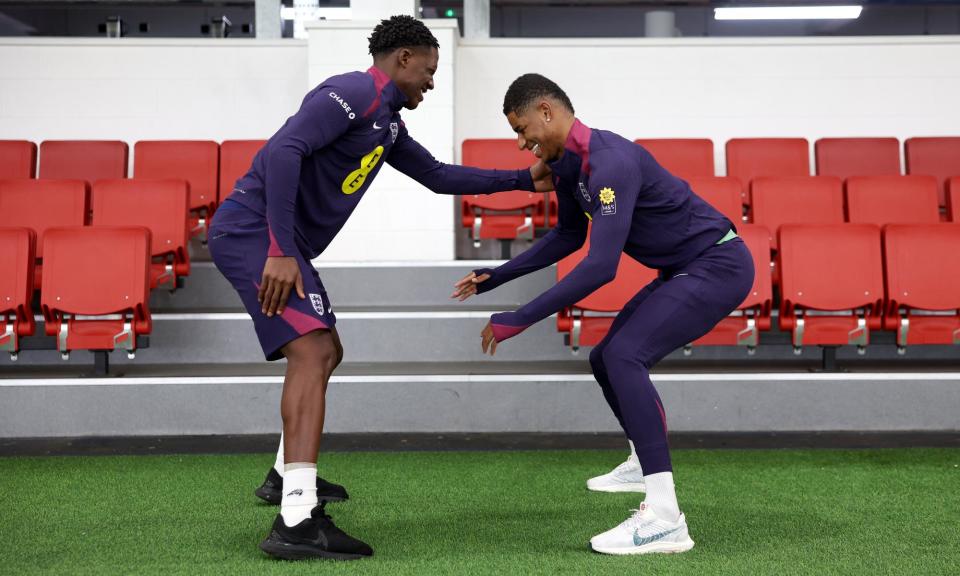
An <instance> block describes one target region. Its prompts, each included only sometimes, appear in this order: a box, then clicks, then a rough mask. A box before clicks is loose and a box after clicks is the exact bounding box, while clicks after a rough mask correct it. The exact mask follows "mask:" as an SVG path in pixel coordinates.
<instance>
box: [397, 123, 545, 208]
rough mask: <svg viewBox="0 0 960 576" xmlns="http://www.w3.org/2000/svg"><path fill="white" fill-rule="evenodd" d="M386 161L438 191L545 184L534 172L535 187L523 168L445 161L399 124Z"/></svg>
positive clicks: (493, 189) (468, 191)
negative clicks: (488, 167)
mask: <svg viewBox="0 0 960 576" xmlns="http://www.w3.org/2000/svg"><path fill="white" fill-rule="evenodd" d="M387 163H388V164H390V165H391V166H393V167H394V168H396V169H397V170H399V171H400V172H403V173H404V174H406V175H407V176H409V177H411V178H413V179H414V180H416V181H417V182H419V183H420V184H423V185H424V186H426V187H427V188H429V189H430V190H431V191H432V192H435V193H437V194H491V193H493V192H503V191H506V190H526V191H528V192H534V191H536V190H537V189H538V187H541V188H542V186H543V185H544V179H543V175H541V174H537V176H539V177H540V183H539V184H538V187H535V186H534V175H533V173H532V171H531V170H530V169H526V168H524V169H522V170H484V169H481V168H473V167H471V166H459V165H456V164H444V163H443V162H440V161H439V160H437V159H436V158H434V157H433V155H432V154H430V152H428V151H427V150H426V149H425V148H424V147H423V146H421V145H420V143H419V142H417V141H416V140H414V139H413V138H412V137H411V136H410V134H409V133H408V132H407V129H406V127H405V126H403V125H402V124H401V126H400V131H399V133H398V134H397V141H396V143H394V145H393V148H391V149H390V154H389V156H387ZM546 180H549V178H546ZM547 189H549V188H547Z"/></svg>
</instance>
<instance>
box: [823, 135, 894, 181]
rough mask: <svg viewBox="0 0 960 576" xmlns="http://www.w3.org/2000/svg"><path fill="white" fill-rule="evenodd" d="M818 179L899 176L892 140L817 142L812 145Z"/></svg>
mask: <svg viewBox="0 0 960 576" xmlns="http://www.w3.org/2000/svg"><path fill="white" fill-rule="evenodd" d="M813 150H814V158H815V160H816V168H817V175H818V176H836V177H837V178H841V179H846V178H849V177H851V176H894V175H898V174H900V141H899V140H897V139H896V138H821V139H819V140H817V141H816V142H814V144H813Z"/></svg>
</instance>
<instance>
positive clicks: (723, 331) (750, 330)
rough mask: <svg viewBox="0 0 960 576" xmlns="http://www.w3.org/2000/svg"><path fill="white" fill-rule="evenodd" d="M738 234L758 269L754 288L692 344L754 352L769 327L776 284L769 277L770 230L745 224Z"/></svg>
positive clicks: (754, 279) (755, 267) (738, 230)
mask: <svg viewBox="0 0 960 576" xmlns="http://www.w3.org/2000/svg"><path fill="white" fill-rule="evenodd" d="M737 232H738V234H739V235H740V237H741V238H743V241H744V242H745V243H746V244H747V248H749V249H750V253H751V254H752V255H753V266H754V269H755V270H756V272H755V275H754V278H753V288H751V289H750V294H748V295H747V297H746V298H745V299H744V300H743V302H742V303H741V304H740V306H738V307H737V309H736V310H735V311H734V312H733V313H732V314H730V315H729V316H727V317H726V318H724V319H723V320H721V321H720V323H719V324H717V326H716V328H714V329H713V330H711V331H710V332H709V333H707V334H706V335H705V336H703V337H702V338H700V339H699V340H697V341H696V342H694V343H693V345H694V346H735V345H736V346H746V347H747V350H748V352H749V353H750V354H753V352H754V350H755V349H756V347H757V344H759V342H760V332H761V331H767V330H770V311H771V309H772V307H773V283H772V280H771V276H770V232H769V231H768V230H767V229H766V228H764V227H763V226H756V225H753V224H743V225H741V226H740V227H739V228H738V229H737Z"/></svg>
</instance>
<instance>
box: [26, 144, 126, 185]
mask: <svg viewBox="0 0 960 576" xmlns="http://www.w3.org/2000/svg"><path fill="white" fill-rule="evenodd" d="M128 155H129V147H128V146H127V143H126V142H121V141H119V140H47V141H45V142H42V143H41V144H40V178H59V179H69V180H86V181H87V182H88V183H90V184H93V183H94V182H95V181H97V180H101V179H105V178H111V179H112V178H126V177H127V157H128Z"/></svg>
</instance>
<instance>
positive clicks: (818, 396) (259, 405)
mask: <svg viewBox="0 0 960 576" xmlns="http://www.w3.org/2000/svg"><path fill="white" fill-rule="evenodd" d="M653 381H654V383H655V385H656V386H657V389H658V392H659V394H660V397H661V398H662V400H663V403H664V406H665V408H666V413H667V423H668V426H669V428H670V430H671V431H677V432H755V431H762V432H837V431H859V432H869V431H946V432H954V433H957V432H960V411H958V410H957V409H956V407H957V406H960V373H957V372H951V373H936V372H924V373H921V372H917V373H909V372H907V373H903V372H901V373H887V372H872V373H853V374H842V373H840V374H811V373H802V372H795V373H702V374H689V373H677V374H670V373H664V374H660V373H657V374H654V376H653ZM281 386H282V376H280V375H274V376H213V377H198V376H188V377H157V376H153V377H125V378H103V379H98V378H54V379H44V378H29V379H20V378H6V379H0V437H3V438H21V437H57V436H125V435H127V436H137V435H198V434H200V435H206V434H263V433H275V432H277V430H279V426H280V420H279V401H280V391H281ZM617 428H618V425H617V423H616V421H615V419H614V418H613V416H612V415H611V414H610V411H609V409H608V407H607V406H606V404H605V402H604V400H603V396H602V394H601V393H600V391H599V390H598V388H597V385H596V382H595V381H594V380H593V377H592V376H591V375H589V374H583V373H574V374H488V375H469V374H461V373H453V374H399V375H388V374H384V375H366V376H365V375H342V376H341V375H337V376H334V378H333V380H332V381H331V384H330V388H329V393H328V404H327V420H326V430H327V431H328V432H332V433H355V432H372V433H377V432H385V433H386V432H558V433H576V432H612V431H616V430H617Z"/></svg>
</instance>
